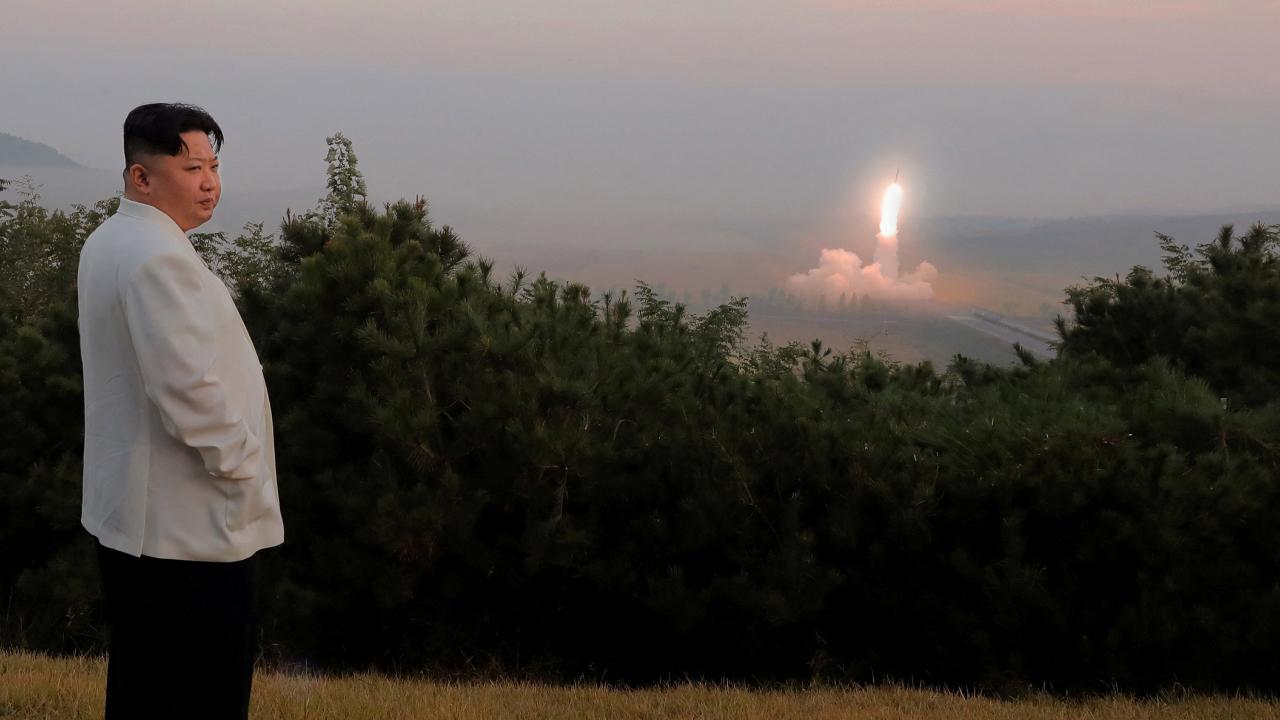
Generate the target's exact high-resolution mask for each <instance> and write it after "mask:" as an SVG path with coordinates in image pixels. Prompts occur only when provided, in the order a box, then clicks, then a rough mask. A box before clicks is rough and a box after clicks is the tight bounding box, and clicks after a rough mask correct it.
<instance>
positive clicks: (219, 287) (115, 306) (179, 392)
mask: <svg viewBox="0 0 1280 720" xmlns="http://www.w3.org/2000/svg"><path fill="white" fill-rule="evenodd" d="M222 139H223V137H222V130H221V128H219V127H218V124H217V123H216V122H214V120H213V118H212V117H210V116H209V114H208V113H206V112H205V111H203V110H201V109H200V108H197V107H192V106H189V105H176V104H151V105H143V106H140V107H138V108H135V109H134V110H133V111H132V112H130V113H129V116H128V117H127V118H126V119H125V122H124V156H125V171H124V179H125V192H124V198H123V199H121V201H120V209H119V211H118V212H116V214H114V215H112V216H111V217H110V218H108V219H107V220H106V221H105V222H103V223H102V225H101V226H100V227H98V229H97V230H95V231H94V232H93V234H92V235H90V236H89V238H88V240H86V242H85V245H84V248H83V250H82V251H81V253H80V266H79V273H78V276H77V280H78V287H79V310H80V315H79V326H80V350H81V361H82V363H83V365H84V409H85V436H84V488H83V490H84V495H83V504H82V512H81V518H80V520H81V523H82V524H83V525H84V527H85V529H86V530H88V531H89V532H90V533H91V534H92V535H94V536H95V537H96V538H97V541H98V556H99V561H100V564H101V570H102V583H103V595H104V598H105V602H106V614H107V622H108V625H109V626H110V629H111V642H110V655H109V659H108V666H107V701H106V716H107V718H108V719H109V720H110V719H112V718H130V720H134V719H136V718H151V717H163V718H174V719H176V718H204V717H209V718H245V717H247V716H248V707H249V695H250V690H251V686H252V682H253V661H254V657H255V656H256V654H257V653H256V637H257V630H256V626H255V622H256V621H255V618H254V612H253V567H252V564H253V560H254V557H253V556H254V553H256V552H257V551H258V550H261V549H263V548H267V547H272V546H275V545H279V544H280V543H282V542H283V541H284V528H283V524H282V521H281V517H280V506H279V498H278V494H277V491H276V470H275V450H274V447H273V440H272V424H271V405H270V401H269V400H268V398H267V391H266V385H265V383H264V381H263V377H262V365H261V364H260V363H259V362H258V357H257V352H256V350H255V349H254V346H253V342H252V340H251V339H250V338H249V333H248V332H247V331H246V330H245V328H244V324H243V322H241V319H240V314H239V312H238V311H237V310H236V306H235V304H234V303H233V302H232V300H231V296H230V295H229V294H228V292H227V289H226V286H224V285H223V284H222V282H221V281H220V280H219V279H218V277H217V276H216V275H214V274H213V273H212V272H210V270H209V269H208V267H207V266H206V265H205V264H204V262H203V261H202V260H201V258H200V256H199V255H198V254H197V253H196V251H195V249H194V248H192V246H191V242H190V240H189V238H188V237H187V236H186V233H187V232H188V231H190V230H192V229H193V228H195V227H198V226H199V225H202V224H204V223H205V222H207V221H208V220H209V219H210V218H211V217H212V216H213V211H214V208H216V207H217V205H218V198H219V196H220V194H221V190H222V184H221V181H220V180H219V177H218V157H217V154H216V152H217V151H218V150H220V149H221V147H222Z"/></svg>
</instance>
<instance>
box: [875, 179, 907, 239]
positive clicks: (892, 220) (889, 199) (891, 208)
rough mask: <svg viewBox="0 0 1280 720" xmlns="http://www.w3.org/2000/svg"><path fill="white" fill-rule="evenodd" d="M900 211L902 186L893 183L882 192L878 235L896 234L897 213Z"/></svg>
mask: <svg viewBox="0 0 1280 720" xmlns="http://www.w3.org/2000/svg"><path fill="white" fill-rule="evenodd" d="M901 209H902V186H901V185H899V184H898V183H896V182H895V183H894V184H892V185H890V186H889V189H888V190H885V191H884V202H882V203H881V204H880V234H881V235H897V234H898V211H899V210H901Z"/></svg>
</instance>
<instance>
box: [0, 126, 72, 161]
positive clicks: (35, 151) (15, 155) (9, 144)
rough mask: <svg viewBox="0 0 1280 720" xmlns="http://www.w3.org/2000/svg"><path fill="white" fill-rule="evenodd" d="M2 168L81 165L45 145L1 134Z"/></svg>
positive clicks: (0, 153) (0, 156)
mask: <svg viewBox="0 0 1280 720" xmlns="http://www.w3.org/2000/svg"><path fill="white" fill-rule="evenodd" d="M0 167H24V168H37V167H39V168H43V167H60V168H74V167H80V164H79V163H77V162H76V161H74V160H72V159H71V158H69V157H67V156H66V155H63V154H62V153H60V152H58V151H57V150H54V149H53V148H51V147H49V146H48V145H45V144H44V143H38V142H32V141H30V140H24V139H22V138H20V137H18V136H17V135H10V134H8V133H2V132H0Z"/></svg>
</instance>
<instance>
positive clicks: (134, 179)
mask: <svg viewBox="0 0 1280 720" xmlns="http://www.w3.org/2000/svg"><path fill="white" fill-rule="evenodd" d="M124 183H125V186H126V187H128V188H129V189H130V190H135V191H137V192H139V193H141V194H143V195H147V194H150V192H151V174H150V173H149V172H148V171H147V168H146V166H144V165H143V164H142V163H134V164H132V165H130V166H129V167H128V168H125V171H124Z"/></svg>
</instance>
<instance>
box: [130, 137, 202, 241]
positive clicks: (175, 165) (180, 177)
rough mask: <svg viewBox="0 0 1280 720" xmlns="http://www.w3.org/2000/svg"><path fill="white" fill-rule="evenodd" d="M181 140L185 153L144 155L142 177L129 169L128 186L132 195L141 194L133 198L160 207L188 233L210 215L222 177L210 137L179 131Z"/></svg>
mask: <svg viewBox="0 0 1280 720" xmlns="http://www.w3.org/2000/svg"><path fill="white" fill-rule="evenodd" d="M182 139H183V141H185V142H186V144H187V150H186V152H180V153H178V154H177V155H163V154H162V155H148V156H146V157H145V158H144V159H143V162H142V163H141V164H142V166H143V170H144V174H143V177H141V178H139V177H138V174H137V172H136V171H135V170H134V169H133V168H130V170H129V175H130V182H129V185H130V186H131V188H132V190H133V191H134V192H133V193H131V195H132V194H137V195H141V197H139V198H135V199H138V200H140V201H142V202H146V203H147V204H150V205H154V206H155V207H157V208H159V209H160V210H163V211H164V212H165V214H167V215H168V216H169V217H171V218H173V221H174V222H175V223H177V224H178V227H180V228H182V231H183V232H187V231H188V230H191V229H193V228H196V227H199V226H200V225H203V224H205V223H206V222H208V221H209V218H211V217H213V209H214V208H215V207H217V206H218V199H219V198H220V197H221V196H222V180H221V178H219V176H218V157H217V156H216V155H214V154H213V145H211V144H210V143H209V136H208V135H206V134H205V133H203V132H201V131H199V130H191V131H189V132H184V133H182ZM135 167H136V166H135Z"/></svg>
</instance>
